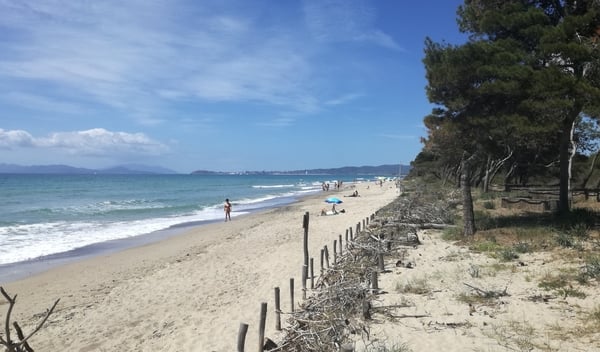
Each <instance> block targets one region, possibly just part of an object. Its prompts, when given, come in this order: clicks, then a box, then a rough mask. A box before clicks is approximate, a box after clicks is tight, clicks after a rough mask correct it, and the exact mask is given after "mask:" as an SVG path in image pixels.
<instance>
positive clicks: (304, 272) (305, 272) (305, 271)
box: [302, 212, 309, 299]
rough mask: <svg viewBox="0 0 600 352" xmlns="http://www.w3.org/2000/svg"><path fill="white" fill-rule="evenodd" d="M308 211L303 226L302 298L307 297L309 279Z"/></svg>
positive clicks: (303, 219)
mask: <svg viewBox="0 0 600 352" xmlns="http://www.w3.org/2000/svg"><path fill="white" fill-rule="evenodd" d="M308 223H309V215H308V212H306V213H305V214H304V217H303V218H302V228H304V266H303V267H302V292H303V293H302V298H304V299H306V280H307V279H308V258H309V257H308Z"/></svg>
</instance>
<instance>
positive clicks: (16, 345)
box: [0, 286, 60, 352]
mask: <svg viewBox="0 0 600 352" xmlns="http://www.w3.org/2000/svg"><path fill="white" fill-rule="evenodd" d="M0 292H1V293H2V296H4V298H5V299H6V301H7V302H8V310H7V312H6V317H5V320H4V333H3V334H1V333H0V346H4V348H5V351H6V352H33V349H32V348H31V346H29V343H28V342H27V341H28V340H29V339H30V338H31V337H32V336H33V335H35V334H36V333H37V332H38V331H40V329H41V328H42V327H43V326H44V324H45V323H46V321H47V320H48V318H49V317H50V314H52V312H53V311H54V308H56V305H57V304H58V302H59V301H60V299H57V300H56V301H55V302H54V304H53V305H52V307H51V308H50V309H48V310H47V311H46V314H45V315H44V317H43V319H42V320H41V321H40V322H39V323H38V324H37V326H36V327H35V329H33V331H32V332H30V333H29V334H28V335H25V334H24V333H23V330H22V329H21V327H20V326H19V324H18V323H17V322H16V321H14V322H12V325H13V328H14V330H15V332H16V334H17V338H16V339H15V338H13V337H12V329H11V327H10V326H11V314H12V311H13V308H14V307H15V304H16V301H17V295H14V296H12V297H11V296H10V295H9V294H8V293H7V292H6V291H5V290H4V288H3V287H1V286H0Z"/></svg>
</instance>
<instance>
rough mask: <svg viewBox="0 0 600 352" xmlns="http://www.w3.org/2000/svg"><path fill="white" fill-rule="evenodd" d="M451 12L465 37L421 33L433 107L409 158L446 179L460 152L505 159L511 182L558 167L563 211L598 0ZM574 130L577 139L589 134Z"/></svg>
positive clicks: (598, 89) (598, 54) (485, 159)
mask: <svg viewBox="0 0 600 352" xmlns="http://www.w3.org/2000/svg"><path fill="white" fill-rule="evenodd" d="M458 14H459V18H458V22H459V27H460V29H461V30H462V31H464V32H465V33H467V34H469V40H468V41H467V42H466V43H464V44H462V45H450V44H446V43H436V42H433V41H432V40H431V39H429V38H427V39H426V41H425V57H424V59H423V63H424V65H425V70H426V77H427V80H428V85H427V88H426V91H427V96H428V98H429V101H430V102H431V103H433V104H435V105H436V108H434V109H433V111H432V113H431V114H430V115H429V116H427V117H426V118H425V119H424V123H425V126H426V128H427V131H428V134H427V138H425V139H424V148H423V152H422V153H423V155H422V157H421V158H418V159H419V160H418V161H416V162H415V164H414V166H415V168H417V169H418V168H419V166H420V165H423V166H425V165H427V168H425V170H429V171H430V172H434V173H436V175H437V177H439V179H443V180H452V179H457V177H456V176H458V175H457V174H458V172H460V171H461V170H464V169H461V168H460V167H459V166H460V163H461V161H464V160H466V159H468V160H469V162H470V163H472V166H471V168H472V169H473V170H485V171H493V170H491V169H490V165H492V164H493V163H495V162H498V163H499V164H498V165H499V166H502V163H505V162H507V161H508V162H509V163H510V165H513V166H515V167H511V168H510V169H511V174H510V176H512V177H514V178H515V179H518V180H519V181H520V182H527V180H531V179H533V178H534V177H535V178H538V177H537V176H539V175H541V174H543V173H547V175H544V177H543V178H544V179H547V178H548V177H547V176H553V177H557V178H558V177H560V183H559V185H560V188H561V192H560V201H559V210H560V211H561V212H567V211H568V210H569V207H570V204H569V202H568V198H567V194H568V192H567V191H568V187H569V182H570V181H569V179H568V178H567V176H566V175H569V171H570V170H569V168H570V163H569V148H571V144H570V142H569V138H570V136H571V133H572V132H573V131H572V128H573V127H572V126H574V125H575V123H576V122H580V121H582V120H581V119H580V116H582V115H583V114H586V115H588V116H591V117H594V118H597V117H598V116H599V114H600V45H598V43H597V42H598V36H597V34H596V33H595V31H596V28H597V25H598V18H599V17H600V15H599V14H600V2H599V1H583V2H577V3H576V4H575V3H573V2H569V1H566V2H565V1H525V2H524V1H520V0H506V1H465V3H464V5H462V6H461V7H460V9H459V12H458ZM580 130H581V131H585V130H586V129H585V128H583V129H580ZM575 136H576V138H579V139H580V143H578V145H582V146H583V145H585V146H593V145H594V141H593V139H594V138H598V137H597V136H595V135H593V134H585V133H583V132H577V133H576V134H575ZM586 148H587V147H586ZM588 149H589V148H588ZM557 160H558V161H559V163H558V164H557V167H547V165H549V164H554V163H556V161H557ZM421 162H422V163H421ZM559 171H560V172H559ZM483 174H485V173H484V172H481V173H479V175H473V177H472V179H471V180H472V181H473V182H480V181H481V178H482V175H483ZM479 227H480V228H481V226H479Z"/></svg>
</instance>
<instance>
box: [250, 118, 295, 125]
mask: <svg viewBox="0 0 600 352" xmlns="http://www.w3.org/2000/svg"><path fill="white" fill-rule="evenodd" d="M295 121H296V119H293V118H289V117H281V118H276V119H273V120H271V121H268V122H261V123H258V124H257V125H259V126H266V127H288V126H291V125H293V124H294V122H295Z"/></svg>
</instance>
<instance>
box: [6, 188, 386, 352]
mask: <svg viewBox="0 0 600 352" xmlns="http://www.w3.org/2000/svg"><path fill="white" fill-rule="evenodd" d="M354 187H356V189H357V190H359V192H360V194H361V197H357V198H341V199H343V201H344V203H343V204H341V205H340V206H338V210H341V209H345V210H346V213H344V214H339V215H335V216H318V214H320V211H321V209H323V208H325V207H328V205H326V204H324V203H323V196H324V195H325V194H327V195H336V196H338V197H343V195H344V194H345V193H348V192H350V190H354V188H353V187H352V186H350V185H348V186H346V187H345V188H344V189H342V190H339V191H329V192H327V193H322V192H320V193H317V194H314V195H308V196H306V197H302V198H300V199H299V200H298V201H296V202H294V203H291V204H287V205H282V206H279V207H276V208H272V209H265V210H261V211H258V212H256V213H252V214H246V215H243V216H239V217H235V218H234V219H233V221H231V222H227V223H225V222H216V223H210V224H206V225H202V226H198V227H194V228H193V229H191V230H189V231H185V232H184V233H182V234H178V235H176V236H172V237H169V238H168V239H165V240H161V241H159V242H153V243H148V244H144V245H142V246H139V247H133V248H129V249H126V250H123V251H119V252H116V253H110V254H105V255H104V254H103V255H100V256H97V257H93V258H88V259H84V260H81V261H77V262H74V263H68V264H65V265H61V266H60V267H56V268H52V269H50V270H48V271H45V272H43V273H39V274H36V275H33V276H30V277H27V278H25V279H22V280H17V281H14V282H10V283H8V284H6V285H4V287H5V289H6V290H7V292H9V293H10V294H19V302H18V304H17V305H16V306H15V312H14V316H13V318H14V320H17V321H19V322H20V323H21V325H22V326H27V327H31V326H35V324H36V322H37V320H36V319H33V318H31V317H33V316H34V314H36V313H40V312H43V311H44V310H45V309H46V308H48V307H49V306H50V305H51V303H52V302H54V300H56V299H57V298H60V299H61V301H60V303H59V305H58V308H57V310H56V311H55V312H54V314H53V315H52V316H51V317H50V319H49V321H48V324H47V325H46V326H45V327H44V328H43V329H42V330H41V331H40V332H38V334H36V335H35V336H34V337H33V338H32V339H31V340H30V344H31V346H32V347H33V348H38V349H40V350H61V349H63V350H64V349H68V350H73V351H109V350H114V349H115V348H120V349H126V350H137V351H151V350H162V351H198V350H207V351H231V350H234V349H235V343H236V337H237V330H238V327H239V322H240V321H244V322H247V323H248V324H249V325H250V330H249V332H248V337H247V345H248V346H252V345H255V344H257V343H258V342H257V339H256V336H254V335H256V334H255V333H254V331H256V330H257V329H258V313H259V308H260V302H262V301H269V302H270V303H269V304H270V309H273V303H272V299H273V298H272V295H273V287H275V286H279V287H282V288H284V289H283V290H282V291H284V292H285V291H288V290H289V279H290V278H294V277H295V278H296V279H297V282H298V284H297V286H298V287H296V288H295V291H296V297H301V294H300V293H301V288H300V281H301V280H300V273H301V267H302V232H303V230H302V217H303V214H304V213H305V212H309V214H310V216H311V217H310V232H311V235H310V238H311V239H310V240H309V246H310V251H311V253H312V255H313V256H315V254H316V253H318V251H319V249H320V248H321V247H322V246H323V245H327V244H330V243H331V242H332V241H333V240H334V239H336V238H337V236H338V235H339V234H342V233H343V231H345V229H347V228H348V227H352V226H354V225H355V224H356V223H357V222H359V221H361V220H362V219H364V218H366V217H368V216H369V215H371V214H373V213H374V212H376V211H377V210H378V209H380V208H381V207H383V206H385V205H387V204H389V203H390V202H391V201H392V200H393V199H395V198H396V197H397V193H396V189H395V186H394V185H393V184H392V183H390V182H387V183H385V184H384V187H379V186H375V185H374V184H373V183H371V182H368V183H367V182H366V183H359V184H356V185H354ZM297 301H298V300H297ZM287 305H289V302H287ZM285 306H286V303H283V304H282V309H285V310H287V309H289V307H285ZM284 307H285V308H284ZM271 312H272V311H271ZM271 314H272V313H271ZM272 319H273V317H272V316H270V317H269V318H268V322H267V336H274V335H276V334H275V331H274V326H273V325H274V324H273V323H272V321H271V320H272ZM107 322H110V324H107ZM24 329H25V330H26V331H27V330H29V329H28V328H24ZM123 331H127V334H124V333H123ZM63 336H70V338H68V339H65V338H62V337H63ZM59 337H60V338H59Z"/></svg>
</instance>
